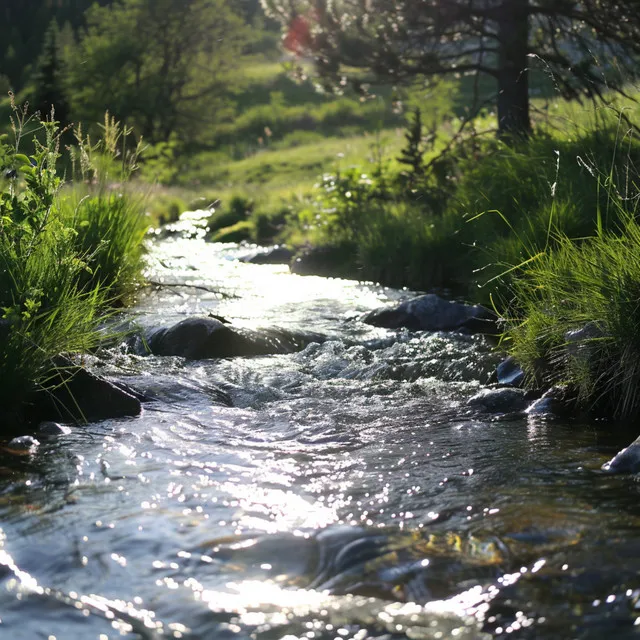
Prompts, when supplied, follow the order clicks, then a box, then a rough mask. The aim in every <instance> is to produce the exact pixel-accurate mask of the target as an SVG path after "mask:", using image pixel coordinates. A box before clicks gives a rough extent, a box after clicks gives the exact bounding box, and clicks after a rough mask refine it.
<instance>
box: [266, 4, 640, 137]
mask: <svg viewBox="0 0 640 640" xmlns="http://www.w3.org/2000/svg"><path fill="white" fill-rule="evenodd" d="M264 4H265V6H266V7H267V9H268V12H269V15H271V16H273V17H276V18H278V19H279V20H280V21H281V22H282V23H283V25H284V27H285V30H286V36H285V46H286V47H287V48H289V49H290V50H291V51H293V52H295V53H297V54H299V55H304V56H312V57H313V59H314V61H315V64H316V67H317V69H318V70H319V72H320V73H321V75H322V76H323V77H324V78H325V81H326V82H327V83H328V84H330V85H332V86H336V87H340V86H342V85H344V83H345V80H344V78H345V76H347V75H349V73H350V71H352V70H353V69H366V70H369V71H371V72H372V74H373V75H374V76H375V77H376V78H378V79H381V78H386V79H387V81H388V82H391V83H393V84H399V83H402V82H406V81H411V80H413V79H415V78H421V77H425V78H432V77H437V76H441V75H443V74H456V75H459V74H468V75H471V76H475V84H476V86H478V85H479V84H480V81H481V79H482V77H484V76H486V77H489V78H491V79H492V80H493V81H494V83H495V86H496V92H495V94H494V98H493V104H495V105H496V106H497V111H498V124H499V130H500V132H501V133H502V134H514V135H516V136H520V135H527V134H528V133H530V130H531V123H530V117H529V91H528V88H529V68H530V67H531V66H532V64H534V63H535V62H537V61H540V62H541V64H542V65H543V68H544V69H545V71H546V72H547V73H548V74H549V75H550V76H551V77H552V78H553V82H554V84H555V86H556V87H557V89H558V91H560V92H561V93H562V94H563V95H564V96H565V97H570V98H574V97H584V96H587V97H589V98H595V97H599V98H602V97H603V96H604V94H605V93H606V92H607V91H608V90H609V89H611V88H615V89H623V83H624V80H625V74H630V75H635V74H637V65H636V64H635V60H634V55H635V54H638V53H639V52H640V19H638V13H637V11H636V9H637V6H636V1H635V0H618V1H617V2H602V1H601V0H579V1H573V0H571V1H564V0H563V1H561V2H553V3H551V2H548V1H546V0H536V1H530V0H464V1H462V0H449V1H447V2H424V1H423V0H407V1H406V2H394V1H391V0H368V1H367V2H362V0H298V1H297V2H296V1H291V0H264ZM601 61H607V63H609V64H610V65H611V68H609V69H607V70H606V71H605V72H604V73H603V72H602V70H601V69H600V68H599V64H601ZM355 82H356V84H358V85H359V86H361V87H362V88H363V90H366V86H363V82H362V79H361V78H360V77H356V78H355ZM475 93H476V95H475V99H474V103H473V105H472V107H471V111H472V112H475V111H477V110H479V109H480V108H481V107H482V104H481V103H480V102H479V101H478V97H479V96H478V93H477V92H475ZM471 115H473V113H472V114H471Z"/></svg>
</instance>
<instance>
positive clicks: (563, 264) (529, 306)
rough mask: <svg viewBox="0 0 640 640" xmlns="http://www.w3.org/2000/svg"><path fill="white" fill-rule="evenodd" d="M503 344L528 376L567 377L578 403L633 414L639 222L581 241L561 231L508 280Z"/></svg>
mask: <svg viewBox="0 0 640 640" xmlns="http://www.w3.org/2000/svg"><path fill="white" fill-rule="evenodd" d="M512 292H513V294H514V301H515V307H516V308H515V309H513V310H512V311H511V313H510V314H509V316H508V318H509V320H508V327H507V331H506V337H507V338H508V340H509V343H508V344H510V350H511V352H512V353H513V355H514V356H515V357H516V358H517V359H518V361H519V362H520V363H521V364H522V366H523V367H524V369H525V371H526V372H527V374H528V375H529V379H530V381H531V382H532V383H534V384H537V385H540V386H548V385H551V384H568V385H569V386H570V387H572V388H574V389H575V390H576V392H577V394H578V399H579V400H580V402H581V404H582V405H583V407H585V408H586V409H589V410H593V411H595V412H597V413H604V414H606V415H613V416H615V417H617V418H630V417H637V416H638V415H639V414H640V226H639V225H638V223H637V222H636V220H635V218H634V217H631V216H629V217H627V218H626V222H625V224H624V227H623V228H622V229H621V233H620V234H619V235H618V234H614V233H612V232H605V233H603V234H602V235H596V236H593V237H591V238H587V239H584V240H582V241H580V242H576V241H573V240H570V239H569V238H567V237H566V236H562V237H560V238H559V239H558V247H557V248H556V249H555V250H551V249H548V250H547V251H545V252H543V253H540V254H538V255H536V256H534V257H533V259H532V260H531V261H530V262H529V263H528V264H527V265H526V266H524V267H523V268H522V272H521V274H520V275H519V276H518V277H517V278H515V279H514V281H513V283H512Z"/></svg>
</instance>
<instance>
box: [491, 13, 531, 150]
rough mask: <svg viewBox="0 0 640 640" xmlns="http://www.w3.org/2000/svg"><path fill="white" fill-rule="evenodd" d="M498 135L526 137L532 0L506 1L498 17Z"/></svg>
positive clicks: (527, 133)
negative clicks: (530, 6) (530, 5)
mask: <svg viewBox="0 0 640 640" xmlns="http://www.w3.org/2000/svg"><path fill="white" fill-rule="evenodd" d="M498 40H499V54H498V135H499V136H501V137H521V138H526V137H527V136H528V135H529V134H530V133H531V120H530V119H529V72H528V69H527V63H528V60H527V54H528V53H529V48H528V44H529V0H505V1H504V2H503V3H502V6H501V7H500V9H499V16H498Z"/></svg>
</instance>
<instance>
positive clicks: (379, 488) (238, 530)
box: [0, 213, 640, 640]
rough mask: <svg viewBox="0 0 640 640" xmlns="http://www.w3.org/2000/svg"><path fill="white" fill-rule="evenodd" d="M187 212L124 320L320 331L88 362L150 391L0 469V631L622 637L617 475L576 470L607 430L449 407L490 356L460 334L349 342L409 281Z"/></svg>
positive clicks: (631, 550)
mask: <svg viewBox="0 0 640 640" xmlns="http://www.w3.org/2000/svg"><path fill="white" fill-rule="evenodd" d="M201 217H202V216H201V214H197V213H194V214H192V215H191V216H185V217H184V218H183V220H182V221H181V222H180V223H179V224H178V225H176V226H175V228H174V229H173V235H169V236H168V237H166V238H164V239H160V240H154V241H152V243H151V247H150V260H149V272H148V276H149V280H150V281H151V282H152V283H153V285H152V286H151V287H149V288H148V289H147V290H146V291H145V292H144V293H143V295H142V296H141V299H140V301H139V304H138V305H137V307H136V308H134V309H133V310H132V311H131V312H130V314H129V315H130V317H132V318H134V319H135V322H137V323H138V324H140V325H141V326H143V327H152V326H159V325H162V326H166V325H170V324H172V323H174V322H177V321H179V320H181V319H183V318H185V317H188V316H191V315H207V314H209V313H213V314H216V315H219V316H223V317H226V318H228V319H230V320H233V322H234V323H235V324H237V325H240V326H244V327H250V328H258V327H269V326H279V327H285V328H291V329H296V330H311V331H316V332H320V333H324V334H325V335H326V336H327V337H328V340H327V342H325V343H323V344H321V345H320V344H311V345H309V346H308V347H307V348H306V349H305V350H304V351H302V352H301V353H297V354H291V355H279V356H270V357H260V358H239V359H234V360H208V361H194V362H185V361H183V360H182V359H180V358H160V357H140V356H136V355H133V354H128V353H125V352H123V351H121V350H118V349H115V350H113V351H111V352H105V353H101V354H97V355H96V356H95V357H92V358H88V360H87V362H88V363H89V364H90V365H91V366H94V367H96V369H97V370H98V371H100V372H101V373H103V374H107V375H113V376H115V377H117V378H119V379H122V380H124V381H125V382H127V383H128V384H131V385H132V386H134V387H137V388H139V389H141V390H142V391H145V392H146V393H147V395H148V396H149V397H151V398H152V400H150V401H149V402H147V403H146V404H145V409H144V412H143V414H142V415H141V416H140V417H139V418H135V419H126V420H112V421H104V422H102V423H95V424H91V425H89V426H88V427H86V428H74V429H73V430H72V431H71V432H70V433H67V434H62V435H59V436H56V437H44V438H42V439H41V440H42V442H41V444H40V445H39V446H38V447H36V448H35V449H32V450H30V451H26V452H16V451H5V452H4V453H2V454H1V455H2V458H0V471H1V472H2V475H3V479H2V481H1V483H0V523H2V528H3V531H4V537H3V538H2V540H1V541H0V543H1V544H0V546H1V547H2V548H1V549H0V579H1V581H2V582H1V583H0V584H1V585H2V586H1V589H0V636H2V637H4V635H6V636H7V637H11V638H25V639H31V638H38V637H42V638H59V639H62V638H65V639H72V640H74V639H82V640H85V639H87V638H100V639H102V638H113V637H127V638H128V637H130V638H136V637H137V638H158V637H175V638H216V639H217V638H231V637H234V638H235V637H237V638H252V639H256V638H265V639H267V638H272V637H276V636H277V637H282V638H291V639H293V638H299V639H301V640H302V639H307V640H324V639H326V640H334V639H337V638H345V639H350V638H353V639H354V640H365V639H366V638H390V637H408V638H424V639H447V638H485V637H486V638H489V637H503V636H504V637H526V638H540V637H544V638H568V637H572V638H573V637H575V638H601V637H605V636H606V635H607V634H612V635H615V637H628V636H629V637H630V636H633V634H634V630H637V627H635V628H634V622H635V620H636V618H637V617H638V614H637V610H638V605H637V602H638V600H639V599H640V584H639V583H640V579H639V578H638V577H637V574H638V569H639V568H640V566H639V565H640V561H638V560H637V558H638V557H640V554H639V553H638V552H639V551H640V535H639V532H640V519H639V516H640V507H639V506H638V505H639V504H640V501H638V484H637V483H636V481H635V479H634V478H629V477H624V476H623V477H610V476H604V475H602V474H601V473H600V472H599V467H600V465H601V464H602V462H604V460H606V459H607V457H608V456H609V455H610V454H611V452H612V451H614V450H615V449H616V448H617V447H619V446H621V445H622V444H624V440H621V439H620V438H619V439H616V437H614V436H611V435H608V432H607V429H606V425H598V424H593V425H587V426H584V425H576V424H571V423H562V422H547V421H544V420H540V419H536V418H533V417H529V418H528V419H527V418H523V417H518V416H497V417H491V416H487V415H482V414H480V413H478V412H476V411H475V410H472V409H470V408H468V407H467V406H466V405H465V400H466V398H468V397H469V396H470V395H471V394H473V393H474V392H475V391H477V390H478V388H479V387H480V386H481V385H482V384H484V383H486V381H487V379H488V377H489V375H490V373H491V371H492V368H493V366H494V365H495V362H496V357H495V356H494V355H492V354H491V350H490V347H489V345H487V344H486V343H485V342H484V341H483V340H482V339H480V338H478V337H471V336H461V335H447V334H409V333H408V332H405V331H387V330H384V329H376V328H372V327H369V326H367V325H365V324H364V323H362V322H360V321H359V320H358V318H359V316H360V315H361V314H362V313H363V312H366V311H368V310H370V309H372V308H374V307H377V306H380V305H382V304H387V303H390V302H393V301H395V300H400V299H404V298H406V297H408V296H409V295H410V292H406V291H395V290H389V289H383V288H380V287H377V286H374V285H370V284H359V283H356V282H353V281H345V280H337V279H325V278H317V277H306V278H303V277H298V276H293V275H290V274H289V273H288V270H287V268H286V267H281V266H256V265H251V264H245V263H243V262H241V261H239V260H238V258H239V257H241V256H242V255H243V254H246V253H248V252H249V251H250V248H247V247H238V246H236V245H211V244H207V243H205V242H204V241H203V239H202V233H201V232H200V231H198V229H197V224H196V227H194V222H195V223H197V222H198V219H199V218H201ZM186 236H191V237H186ZM216 386H220V387H222V388H224V389H225V390H226V391H227V392H228V393H229V394H230V395H231V397H232V399H233V402H234V407H231V408H230V407H225V406H219V404H217V403H216V401H215V398H216V394H215V387H216ZM18 453H20V454H21V455H18Z"/></svg>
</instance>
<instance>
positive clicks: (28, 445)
mask: <svg viewBox="0 0 640 640" xmlns="http://www.w3.org/2000/svg"><path fill="white" fill-rule="evenodd" d="M39 446H40V442H39V441H38V440H36V439H35V438H34V437H33V436H17V437H16V438H13V439H12V440H10V441H9V442H8V443H7V449H11V450H12V451H16V452H24V453H28V452H31V451H34V450H35V449H36V448H37V447H39Z"/></svg>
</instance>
